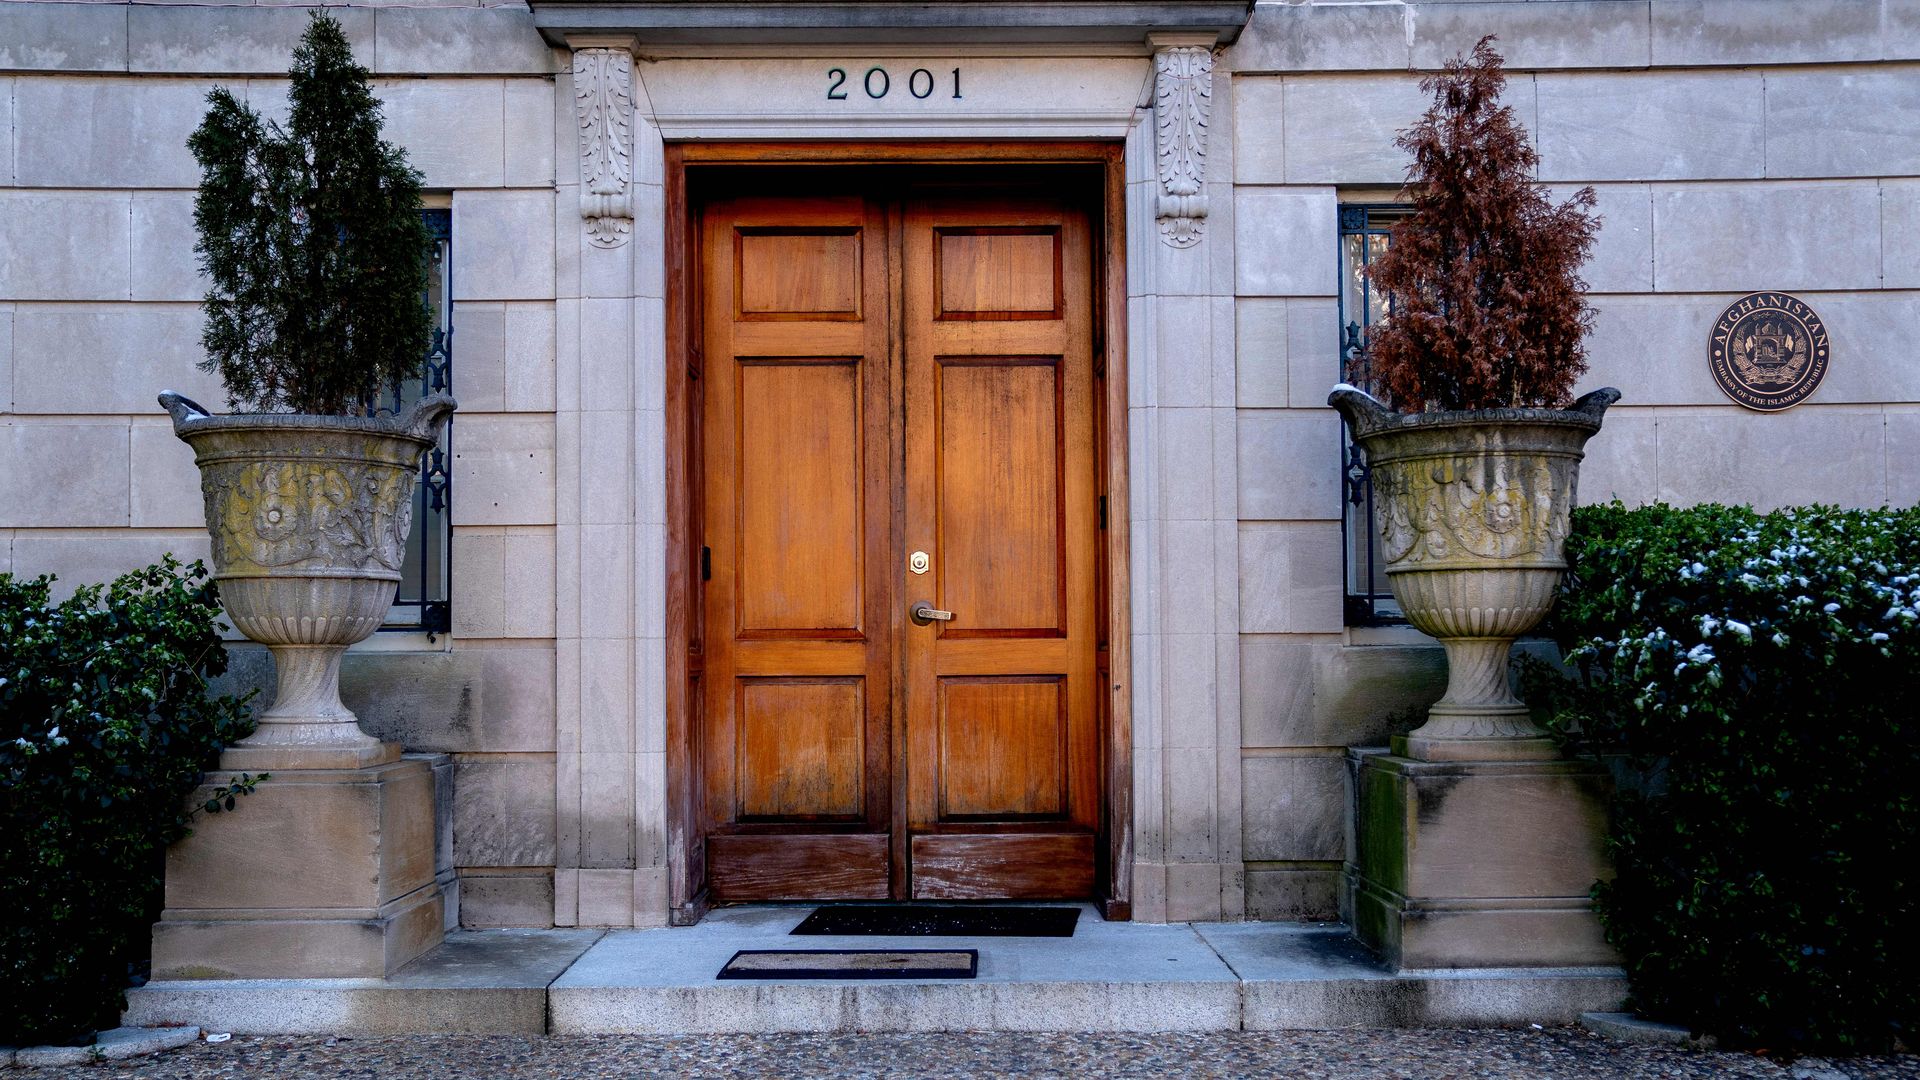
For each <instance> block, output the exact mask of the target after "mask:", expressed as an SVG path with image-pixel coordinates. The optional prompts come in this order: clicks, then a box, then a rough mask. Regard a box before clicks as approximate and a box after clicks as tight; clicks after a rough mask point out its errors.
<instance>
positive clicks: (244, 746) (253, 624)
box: [220, 577, 400, 770]
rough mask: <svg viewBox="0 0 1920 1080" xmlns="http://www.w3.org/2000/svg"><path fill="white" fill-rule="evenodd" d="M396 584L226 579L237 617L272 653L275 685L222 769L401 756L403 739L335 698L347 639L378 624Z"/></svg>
mask: <svg viewBox="0 0 1920 1080" xmlns="http://www.w3.org/2000/svg"><path fill="white" fill-rule="evenodd" d="M397 587H398V583H397V582H394V581H389V580H383V579H379V578H322V577H294V578H228V579H226V580H224V581H222V582H221V583H220V595H221V599H222V600H223V601H224V602H225V604H226V608H227V614H228V616H229V617H231V618H232V619H233V622H234V626H235V627H236V628H237V629H238V630H239V631H240V632H241V633H243V634H245V635H247V636H248V637H250V638H252V639H253V640H255V641H258V642H262V643H264V644H265V645H266V646H267V651H268V652H270V653H272V654H273V666H274V671H275V674H276V676H277V682H278V685H277V687H276V689H275V692H274V698H273V704H272V705H270V706H268V707H267V708H266V709H265V710H264V711H262V712H261V713H260V715H259V716H258V717H256V718H255V719H256V720H257V721H258V723H259V726H258V727H257V728H255V729H254V732H253V734H251V735H249V736H247V737H246V738H244V739H242V740H240V741H239V742H238V743H235V744H234V745H233V746H231V747H228V748H227V750H226V752H225V753H223V754H222V755H221V757H220V766H221V768H224V769H241V770H259V769H359V768H365V767H366V766H368V765H384V764H386V763H387V762H390V761H398V760H399V759H400V746H399V745H398V744H396V743H383V742H381V741H380V740H378V739H376V738H374V737H373V736H371V735H368V734H367V733H366V732H364V731H361V730H360V718H359V717H357V716H355V715H354V713H353V710H352V709H350V708H348V707H347V706H346V703H345V702H343V701H341V700H340V661H341V659H342V658H343V657H345V656H346V653H347V648H348V647H349V646H350V645H352V644H353V643H354V642H356V641H362V640H365V639H366V638H367V636H368V635H370V634H372V633H373V632H374V631H375V630H377V629H379V627H380V623H381V622H382V621H383V620H384V619H385V618H386V614H387V611H388V609H389V608H391V607H392V606H393V597H394V592H395V591H396V589H397Z"/></svg>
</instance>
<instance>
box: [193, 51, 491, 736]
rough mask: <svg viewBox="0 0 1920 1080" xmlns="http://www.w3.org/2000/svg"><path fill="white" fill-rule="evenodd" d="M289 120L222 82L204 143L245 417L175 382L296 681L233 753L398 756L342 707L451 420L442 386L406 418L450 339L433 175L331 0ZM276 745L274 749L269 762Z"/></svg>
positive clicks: (234, 385) (239, 608) (254, 597)
mask: <svg viewBox="0 0 1920 1080" xmlns="http://www.w3.org/2000/svg"><path fill="white" fill-rule="evenodd" d="M290 75H291V79H292V85H291V88H290V100H291V106H292V108H291V112H290V113H289V115H288V118H287V122H286V124H285V126H284V127H283V126H282V125H280V124H279V123H274V122H265V121H263V120H262V119H261V117H260V116H259V115H258V114H257V113H256V112H254V111H253V110H252V109H251V108H249V107H248V106H247V105H246V104H244V103H242V102H241V101H239V100H237V99H236V98H235V97H234V96H233V95H232V94H231V93H229V92H228V91H227V90H226V89H224V88H218V89H215V90H214V91H213V92H212V93H210V94H209V95H208V102H209V103H210V105H211V108H210V109H209V110H208V112H207V115H206V119H205V120H204V122H202V124H201V125H200V127H199V129H198V130H197V131H195V132H194V134H193V136H192V138H191V139H190V140H189V142H188V145H189V146H190V147H191V149H192V150H193V153H194V156H195V158H197V159H198V161H199V163H200V169H201V183H200V191H199V196H198V198H197V199H196V200H195V203H194V224H195V226H196V227H197V228H198V230H199V236H200V239H199V243H198V244H197V245H196V247H195V250H196V251H198V252H199V253H200V256H201V260H200V264H201V267H202V268H203V270H204V271H205V272H206V274H207V276H208V278H209V279H211V282H212V285H211V288H210V289H209V290H208V293H207V299H206V317H207V324H206V331H205V334H204V337H203V341H204V343H205V345H206V350H207V358H206V360H205V361H203V363H202V367H203V368H205V369H206V370H209V371H217V372H218V373H219V374H220V377H221V379H222V381H223V382H224V384H225V386H226V390H227V395H228V407H229V408H230V409H232V410H233V412H232V413H231V414H230V415H226V416H211V415H209V414H208V411H207V410H206V409H203V408H201V407H200V406H199V405H197V404H195V403H194V402H192V401H189V400H187V399H186V398H183V397H181V396H180V395H179V394H175V393H172V392H167V393H163V394H161V395H160V404H161V405H162V406H163V407H165V408H166V410H167V411H168V412H169V413H171V414H172V415H173V428H174V433H175V434H176V435H178V436H179V437H180V438H181V439H183V440H185V441H186V442H187V443H188V444H189V445H191V446H192V447H193V450H194V456H195V460H196V462H197V463H198V465H199V467H200V475H201V489H202V492H203V494H204V496H205V499H206V516H207V528H208V531H209V532H210V533H211V534H212V538H213V564H214V571H215V574H214V576H215V578H216V579H217V580H218V582H219V587H220V597H221V600H222V601H223V602H224V604H225V606H226V610H227V614H228V615H229V616H230V617H231V618H232V619H233V622H234V625H235V626H236V627H238V628H239V630H240V631H241V632H242V633H244V634H246V635H247V636H248V637H249V638H252V639H253V640H255V641H258V642H261V643H263V644H265V645H266V646H267V647H268V648H269V649H270V650H271V651H272V653H273V657H274V664H275V666H276V668H277V669H278V681H279V691H278V696H277V697H276V699H275V701H274V703H273V705H272V706H271V707H270V708H268V709H267V710H266V711H265V712H264V713H263V714H262V715H261V716H260V717H259V720H260V725H259V728H258V730H257V731H256V732H255V733H254V734H253V735H252V736H249V737H248V738H246V739H244V740H242V741H241V742H240V743H239V744H238V747H237V748H236V751H230V754H232V755H233V757H232V758H230V759H229V761H228V764H229V767H235V768H238V767H245V766H247V765H252V764H275V765H280V766H283V767H286V766H288V754H289V752H293V753H295V754H297V755H298V756H297V760H298V761H299V763H300V764H303V765H307V766H310V767H341V768H357V767H362V766H366V765H373V764H378V763H381V762H383V761H388V760H392V759H393V758H394V757H396V756H397V755H398V753H399V748H398V747H394V746H383V745H382V744H381V743H380V742H379V741H378V740H376V739H374V738H372V737H371V736H369V735H367V734H365V733H363V732H362V731H361V730H360V729H359V726H358V724H357V721H356V718H355V717H354V715H353V713H352V712H351V711H350V710H348V709H347V707H346V706H345V705H343V704H341V702H340V692H339V676H340V658H341V656H342V654H344V653H345V652H346V650H347V647H348V646H349V645H352V644H353V643H354V642H357V641H360V640H362V639H363V638H365V637H366V636H367V635H369V634H371V633H372V632H373V631H374V630H375V629H376V628H378V627H379V625H380V623H381V621H382V620H383V619H384V618H385V616H386V613H387V610H388V608H389V607H390V606H391V605H392V603H393V597H394V593H395V591H396V590H397V588H398V585H399V580H400V573H401V565H402V560H403V552H404V551H405V547H406V541H407V536H408V532H409V529H410V527H411V516H412V495H413V485H414V481H415V478H416V475H417V473H418V471H419V464H420V457H421V454H422V453H423V452H424V451H426V450H427V449H428V448H430V447H431V446H432V445H433V444H434V443H435V441H436V439H437V435H438V432H439V429H440V427H441V425H442V424H444V423H445V422H446V420H447V418H448V416H449V415H450V414H451V413H452V412H453V409H454V402H453V399H452V398H451V397H449V396H447V395H445V394H435V395H433V396H430V397H426V398H425V399H423V400H421V401H419V402H418V403H417V404H415V405H413V406H412V407H411V408H409V409H407V410H406V411H404V412H402V413H401V414H399V415H397V416H382V415H379V414H378V412H377V410H376V409H375V408H374V405H373V403H374V402H375V401H376V400H378V398H379V396H380V395H381V394H382V393H383V392H392V391H394V390H396V389H397V388H398V387H399V385H400V384H401V382H402V381H403V380H405V379H407V378H409V377H414V376H417V375H418V373H419V370H420V366H421V363H422V360H423V357H424V356H425V355H426V352H427V348H428V342H429V336H430V334H431V315H430V313H429V312H428V311H427V309H426V306H425V303H424V300H423V298H424V296H425V292H426V284H427V277H426V275H427V267H428V258H429V255H428V252H429V236H428V234H427V231H426V226H425V224H424V223H423V222H422V220H421V217H420V175H419V173H417V172H416V171H415V170H413V169H412V168H411V167H410V166H409V165H408V164H407V161H406V155H405V154H404V152H403V151H401V150H400V149H399V148H398V147H396V146H394V145H392V144H391V143H388V142H385V141H383V140H382V139H381V138H380V125H381V120H380V110H379V105H378V103H377V102H376V101H375V100H374V97H373V93H372V91H371V89H370V88H369V86H368V81H367V70H366V69H365V68H363V67H361V66H360V65H358V64H357V63H355V62H354V58H353V50H352V47H351V46H350V45H349V44H348V42H347V39H346V35H345V34H344V33H343V32H342V30H341V28H340V24H339V23H338V22H336V21H335V20H334V19H333V18H332V17H330V16H328V15H325V14H323V13H317V14H316V15H315V16H314V18H313V20H312V22H311V23H310V25H309V26H308V28H307V31H306V33H305V35H304V36H303V37H302V38H301V41H300V44H299V47H298V48H297V49H296V50H295V51H294V54H293V66H292V69H291V71H290ZM254 757H258V758H260V761H258V762H255V761H253V760H251V758H254Z"/></svg>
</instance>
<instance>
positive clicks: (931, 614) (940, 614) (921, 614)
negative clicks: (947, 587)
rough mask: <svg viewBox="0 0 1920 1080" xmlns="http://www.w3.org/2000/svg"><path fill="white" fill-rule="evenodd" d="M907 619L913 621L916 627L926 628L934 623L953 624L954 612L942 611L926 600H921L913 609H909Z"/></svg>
mask: <svg viewBox="0 0 1920 1080" xmlns="http://www.w3.org/2000/svg"><path fill="white" fill-rule="evenodd" d="M907 617H908V618H910V619H912V620H913V621H914V623H915V624H916V625H919V626H925V625H927V624H928V623H932V622H952V621H953V612H951V611H941V610H940V609H939V608H937V607H934V606H933V605H932V604H929V603H927V602H926V601H925V600H920V601H917V602H915V603H914V605H913V607H912V608H910V609H908V611H907Z"/></svg>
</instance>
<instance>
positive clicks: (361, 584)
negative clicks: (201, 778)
mask: <svg viewBox="0 0 1920 1080" xmlns="http://www.w3.org/2000/svg"><path fill="white" fill-rule="evenodd" d="M160 404H161V405H162V406H163V407H164V408H165V409H166V410H167V412H169V413H171V414H172V415H173V431H174V434H175V435H177V436H179V437H180V438H181V439H182V440H183V441H185V442H186V443H187V444H188V445H190V446H192V447H193V452H194V460H195V462H196V463H197V464H198V465H199V466H200V486H201V491H202V493H203V494H204V495H205V497H206V513H207V531H208V532H209V533H211V534H212V537H213V570H214V573H213V576H214V579H215V580H216V581H218V582H219V585H220V599H221V601H222V602H223V603H224V604H225V606H226V610H227V614H228V616H229V617H230V618H232V620H233V624H234V626H235V627H236V628H237V629H239V631H240V632H241V633H243V634H245V635H246V636H247V637H249V638H251V639H253V640H254V641H257V642H260V643H261V644H263V645H265V646H267V648H268V649H269V650H270V651H271V652H272V653H273V661H274V667H275V668H276V669H277V674H278V682H279V689H278V693H277V695H276V696H275V698H274V702H273V705H272V706H271V707H270V708H268V709H267V710H266V711H265V712H263V713H262V714H261V715H260V717H259V721H260V726H259V729H258V730H257V731H255V732H254V733H253V734H252V735H249V736H248V737H247V738H245V739H242V740H241V741H240V742H239V743H237V744H235V745H234V746H233V747H230V748H229V749H228V750H227V753H226V756H225V757H223V758H222V766H223V767H225V768H230V769H245V768H269V767H271V768H282V769H288V768H315V769H329V768H331V769H355V768H363V767H366V766H370V765H379V764H383V763H385V762H389V761H393V760H396V759H397V758H398V757H399V755H400V747H399V746H398V745H395V744H383V743H381V742H380V741H379V740H377V739H375V738H374V737H372V736H371V735H368V734H366V733H365V732H363V731H361V730H360V727H359V723H358V721H357V719H356V718H355V716H354V714H353V712H352V710H350V709H348V708H347V707H346V706H345V705H344V704H342V703H341V701H340V658H341V657H342V656H343V655H344V654H345V653H346V651H347V647H348V646H349V645H352V644H354V643H355V642H357V641H360V640H362V639H364V638H366V637H367V635H369V634H371V633H373V632H374V630H376V629H378V628H379V626H380V624H381V622H382V621H383V620H384V619H385V618H386V616H387V610H388V608H390V607H391V606H392V604H393V597H394V593H395V591H396V590H397V589H398V588H399V584H400V569H401V565H402V562H403V560H404V558H405V552H406V543H407V536H408V532H409V530H410V529H411V526H412V517H413V485H414V480H415V478H416V477H417V476H418V474H419V471H420V456H421V454H423V453H424V452H425V451H427V450H428V449H429V448H431V447H432V446H433V445H434V443H435V442H436V441H437V439H438V436H439V431H440V427H441V425H442V424H444V423H446V420H447V418H448V417H449V416H450V415H451V414H452V413H453V411H454V401H453V398H451V397H449V396H447V395H445V394H435V395H433V396H432V397H428V398H426V399H424V400H422V401H420V402H419V403H417V404H415V405H414V406H413V407H412V408H410V409H408V410H407V411H406V412H404V413H402V414H400V415H399V416H395V417H391V418H387V417H354V416H307V415H297V414H279V413H251V414H236V415H232V416H211V415H208V413H207V411H206V410H205V409H203V408H201V407H200V406H199V405H196V404H194V403H193V402H192V401H189V400H188V399H186V398H184V397H181V396H180V395H179V394H175V393H172V392H168V393H164V394H161V395H160Z"/></svg>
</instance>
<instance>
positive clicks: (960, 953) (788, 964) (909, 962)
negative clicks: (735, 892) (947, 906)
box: [714, 949, 980, 979]
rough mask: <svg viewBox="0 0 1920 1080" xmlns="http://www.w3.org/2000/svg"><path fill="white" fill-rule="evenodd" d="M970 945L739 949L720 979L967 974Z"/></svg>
mask: <svg viewBox="0 0 1920 1080" xmlns="http://www.w3.org/2000/svg"><path fill="white" fill-rule="evenodd" d="M979 967H980V954H979V953H978V952H977V951H975V950H973V949H741V950H740V951H739V952H737V953H734V954H733V959H731V960H728V961H727V964H726V966H725V967H723V968H721V969H720V974H718V975H716V976H714V977H715V978H719V979H971V978H973V977H974V974H975V973H976V972H977V971H978V970H979Z"/></svg>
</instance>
